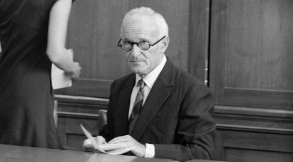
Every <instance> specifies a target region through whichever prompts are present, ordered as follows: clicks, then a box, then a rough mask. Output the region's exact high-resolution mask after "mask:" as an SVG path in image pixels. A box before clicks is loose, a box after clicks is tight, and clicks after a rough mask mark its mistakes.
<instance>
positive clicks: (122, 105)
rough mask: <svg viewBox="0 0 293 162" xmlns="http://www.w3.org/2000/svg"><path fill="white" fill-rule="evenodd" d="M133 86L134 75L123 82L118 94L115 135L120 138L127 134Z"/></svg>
mask: <svg viewBox="0 0 293 162" xmlns="http://www.w3.org/2000/svg"><path fill="white" fill-rule="evenodd" d="M134 84H135V75H131V76H130V77H129V79H127V81H126V82H125V86H124V88H123V89H122V90H121V92H120V96H119V99H118V102H117V108H116V109H117V111H116V114H115V121H116V122H115V134H116V136H122V135H126V134H128V112H129V105H130V96H131V92H132V89H133V86H134Z"/></svg>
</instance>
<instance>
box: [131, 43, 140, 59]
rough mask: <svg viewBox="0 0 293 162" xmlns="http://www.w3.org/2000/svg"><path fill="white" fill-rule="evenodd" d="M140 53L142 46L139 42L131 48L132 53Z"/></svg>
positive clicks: (135, 54)
mask: <svg viewBox="0 0 293 162" xmlns="http://www.w3.org/2000/svg"><path fill="white" fill-rule="evenodd" d="M139 53H140V48H139V47H138V45H137V44H134V45H133V46H132V49H131V55H133V56H137V55H138V54H139Z"/></svg>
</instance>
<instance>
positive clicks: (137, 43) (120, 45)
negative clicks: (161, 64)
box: [117, 36, 166, 51]
mask: <svg viewBox="0 0 293 162" xmlns="http://www.w3.org/2000/svg"><path fill="white" fill-rule="evenodd" d="M165 37H166V36H163V37H162V38H161V39H159V40H158V41H157V42H155V43H153V44H149V43H147V44H148V45H149V47H148V48H146V49H142V48H141V47H140V45H139V44H140V43H141V42H143V41H140V42H131V43H130V45H131V48H130V49H124V48H123V47H122V44H120V42H121V40H122V38H120V40H119V42H118V44H117V46H118V47H120V48H122V49H123V50H125V51H131V50H132V48H133V45H134V44H136V45H137V47H138V48H139V49H141V50H143V51H147V50H148V49H150V48H151V46H154V45H156V44H158V43H159V42H160V41H161V40H163V39H164V38H165Z"/></svg>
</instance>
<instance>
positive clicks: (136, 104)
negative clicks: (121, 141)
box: [128, 79, 145, 134]
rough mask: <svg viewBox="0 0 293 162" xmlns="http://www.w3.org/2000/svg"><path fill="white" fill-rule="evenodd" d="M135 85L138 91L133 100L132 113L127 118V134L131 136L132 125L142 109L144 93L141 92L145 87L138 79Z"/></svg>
mask: <svg viewBox="0 0 293 162" xmlns="http://www.w3.org/2000/svg"><path fill="white" fill-rule="evenodd" d="M137 85H138V86H139V90H138V92H137V95H136V98H135V102H134V105H133V109H132V113H131V115H130V117H129V121H128V123H129V127H128V128H129V129H128V133H129V134H131V132H132V130H133V128H134V125H135V123H136V120H137V118H138V115H139V112H140V110H141V108H142V103H143V96H144V92H143V88H144V86H145V83H144V81H143V80H142V79H140V80H139V81H138V83H137Z"/></svg>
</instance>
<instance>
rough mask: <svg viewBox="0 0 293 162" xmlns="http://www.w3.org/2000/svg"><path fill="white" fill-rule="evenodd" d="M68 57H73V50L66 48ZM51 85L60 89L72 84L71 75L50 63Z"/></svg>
mask: <svg viewBox="0 0 293 162" xmlns="http://www.w3.org/2000/svg"><path fill="white" fill-rule="evenodd" d="M68 53H69V55H70V57H72V58H73V50H72V49H68ZM51 78H52V87H53V89H60V88H66V87H71V86H72V79H71V77H69V76H67V75H66V73H65V71H63V70H61V69H59V68H58V67H56V66H55V65H54V64H52V69H51Z"/></svg>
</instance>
